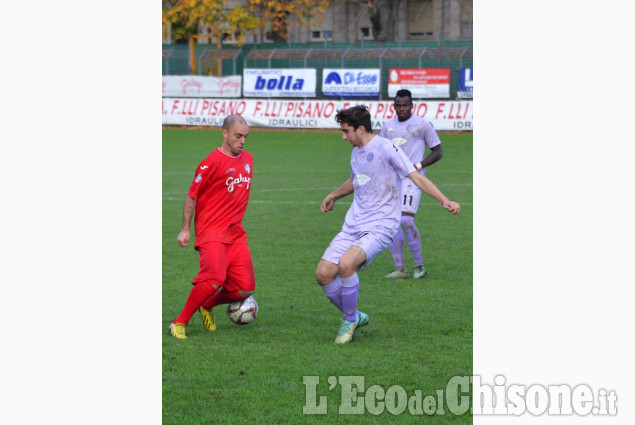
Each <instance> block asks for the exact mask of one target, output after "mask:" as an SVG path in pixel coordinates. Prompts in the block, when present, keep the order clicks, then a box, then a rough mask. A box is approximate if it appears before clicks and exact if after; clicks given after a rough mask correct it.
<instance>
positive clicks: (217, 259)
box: [192, 242, 256, 292]
mask: <svg viewBox="0 0 635 425" xmlns="http://www.w3.org/2000/svg"><path fill="white" fill-rule="evenodd" d="M198 252H199V263H200V265H201V269H200V270H199V272H198V274H197V275H196V277H195V278H194V280H193V281H192V284H193V285H196V284H197V283H201V282H210V283H212V284H214V285H216V286H222V287H224V288H225V290H227V291H230V292H232V291H237V290H242V291H253V290H254V289H256V275H255V273H254V264H253V261H252V260H251V253H250V252H249V247H248V246H247V244H246V243H239V244H226V243H222V242H207V243H205V244H203V245H200V246H199V247H198Z"/></svg>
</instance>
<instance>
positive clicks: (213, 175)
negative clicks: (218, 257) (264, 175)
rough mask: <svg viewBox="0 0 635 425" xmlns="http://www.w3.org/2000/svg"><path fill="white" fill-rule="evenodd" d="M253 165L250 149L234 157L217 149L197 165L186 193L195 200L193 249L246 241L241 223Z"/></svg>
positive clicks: (247, 198)
mask: <svg viewBox="0 0 635 425" xmlns="http://www.w3.org/2000/svg"><path fill="white" fill-rule="evenodd" d="M252 167H253V157H252V156H251V154H250V153H249V152H245V151H242V152H241V154H240V155H238V156H237V157H233V156H230V155H227V154H226V153H224V152H223V151H222V150H221V149H220V148H218V149H216V150H215V151H213V152H212V153H211V154H209V156H208V157H207V158H205V159H204V160H203V162H201V164H200V165H199V166H198V168H197V169H196V173H195V175H194V181H193V182H192V185H191V186H190V190H189V192H188V193H187V194H188V196H190V197H191V198H194V199H196V210H195V212H194V230H195V234H196V243H195V244H194V248H198V246H199V245H201V244H203V243H205V242H210V241H214V242H223V243H237V242H238V243H247V233H246V232H245V229H244V228H243V226H242V224H241V222H242V220H243V216H244V215H245V211H246V210H247V201H249V192H250V188H251V177H252V173H253V170H252Z"/></svg>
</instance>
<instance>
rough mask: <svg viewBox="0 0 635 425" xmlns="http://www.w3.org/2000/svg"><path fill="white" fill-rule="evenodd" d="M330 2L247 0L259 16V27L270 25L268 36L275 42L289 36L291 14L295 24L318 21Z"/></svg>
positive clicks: (281, 41)
mask: <svg viewBox="0 0 635 425" xmlns="http://www.w3.org/2000/svg"><path fill="white" fill-rule="evenodd" d="M332 4H333V2H332V1H331V0H325V1H319V0H249V9H250V10H251V11H252V12H253V13H255V14H257V16H259V17H260V20H261V26H260V28H263V29H266V28H268V27H269V26H270V31H269V34H268V35H269V38H270V39H271V40H273V41H274V42H275V43H283V42H284V41H286V40H287V38H289V29H290V28H291V20H290V17H291V16H293V18H294V22H293V24H295V25H297V26H309V25H311V24H315V23H320V22H322V17H323V16H324V12H325V11H326V9H327V8H328V7H330V6H331V5H332Z"/></svg>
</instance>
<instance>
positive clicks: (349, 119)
mask: <svg viewBox="0 0 635 425" xmlns="http://www.w3.org/2000/svg"><path fill="white" fill-rule="evenodd" d="M335 120H336V121H337V123H338V124H339V125H340V127H341V130H342V139H344V140H346V141H348V142H349V143H350V144H351V145H352V146H353V151H352V152H351V172H350V178H349V179H348V180H346V181H345V182H344V183H343V184H342V185H341V186H340V187H339V188H337V189H335V190H334V191H333V192H331V193H329V194H328V195H327V196H326V198H324V200H323V201H322V205H321V206H320V208H321V210H322V212H327V211H331V210H332V209H333V207H334V206H335V201H336V200H338V199H340V198H342V197H344V196H346V195H350V194H351V193H354V197H353V203H352V205H351V207H350V208H349V210H348V212H347V213H346V218H345V219H344V225H343V226H342V230H341V231H340V232H339V233H338V234H337V235H336V236H335V238H334V239H333V241H332V242H331V244H330V245H329V246H328V247H327V248H326V251H325V252H324V255H323V256H322V259H321V260H320V262H319V264H318V266H317V270H316V271H315V278H316V280H317V282H318V283H319V284H320V285H321V287H322V289H323V290H324V294H325V295H326V296H327V298H328V299H329V300H331V302H332V303H333V304H334V305H335V306H336V307H337V308H338V309H339V310H340V311H341V312H342V313H343V317H342V323H341V325H340V328H339V331H338V333H337V336H336V337H335V343H336V344H344V343H347V342H350V341H351V340H352V339H353V333H354V332H355V330H356V329H357V328H358V327H361V326H364V325H367V324H368V323H369V317H368V315H367V314H365V313H362V312H360V311H359V310H357V299H358V297H359V278H358V276H357V271H358V270H361V269H363V268H364V267H366V266H368V265H369V264H370V263H371V262H372V261H373V260H374V259H375V257H377V255H379V253H381V252H382V251H383V250H384V249H386V247H388V245H390V243H391V241H392V238H393V236H394V235H395V233H396V231H397V229H398V228H399V223H400V215H401V206H400V203H399V198H400V190H399V188H400V181H401V179H402V178H404V177H408V178H410V179H411V180H412V181H413V182H414V184H415V185H417V187H418V188H419V189H421V190H423V191H424V192H425V193H427V194H428V195H430V196H431V197H433V198H434V199H436V200H438V201H439V202H441V205H442V206H443V208H445V209H446V210H448V211H449V212H451V213H452V214H454V215H457V214H459V212H460V210H461V207H460V205H459V204H457V203H456V202H452V201H450V200H448V198H446V197H445V196H444V195H443V193H441V191H440V190H439V189H438V188H437V187H436V186H435V185H434V183H432V182H431V181H430V180H429V179H428V178H427V177H425V176H423V175H421V174H419V173H417V171H416V169H415V167H414V165H413V164H412V163H411V161H410V160H409V159H408V157H406V155H405V154H404V153H403V151H402V150H401V149H400V148H399V147H397V146H395V145H394V144H392V143H391V142H390V141H389V140H387V139H385V138H383V137H379V136H375V135H374V134H373V131H372V127H371V120H370V113H369V112H368V109H367V108H366V106H364V105H358V106H352V107H350V108H347V109H344V110H338V111H337V114H336V116H335Z"/></svg>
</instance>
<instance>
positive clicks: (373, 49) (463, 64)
mask: <svg viewBox="0 0 635 425" xmlns="http://www.w3.org/2000/svg"><path fill="white" fill-rule="evenodd" d="M190 63H191V59H190V51H189V47H188V46H187V45H180V44H171V45H163V75H189V74H190V73H191V70H190ZM194 64H195V67H196V69H195V70H194V74H197V75H224V76H226V75H242V73H243V69H244V68H315V69H316V73H317V75H316V78H317V81H322V70H323V69H324V68H379V69H381V88H380V94H379V99H380V100H382V99H388V72H389V70H390V68H449V69H450V72H451V75H450V97H451V98H454V97H456V92H457V70H458V69H459V68H472V66H473V65H472V64H473V47H472V42H445V43H438V42H402V43H369V42H366V43H330V44H327V43H304V44H293V45H291V44H267V45H264V46H263V45H243V46H242V47H240V48H238V47H227V46H226V47H224V48H223V49H221V50H217V48H216V46H215V45H212V44H196V45H195V49H194ZM317 98H318V99H319V98H322V97H321V96H319V95H318V97H317Z"/></svg>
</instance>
